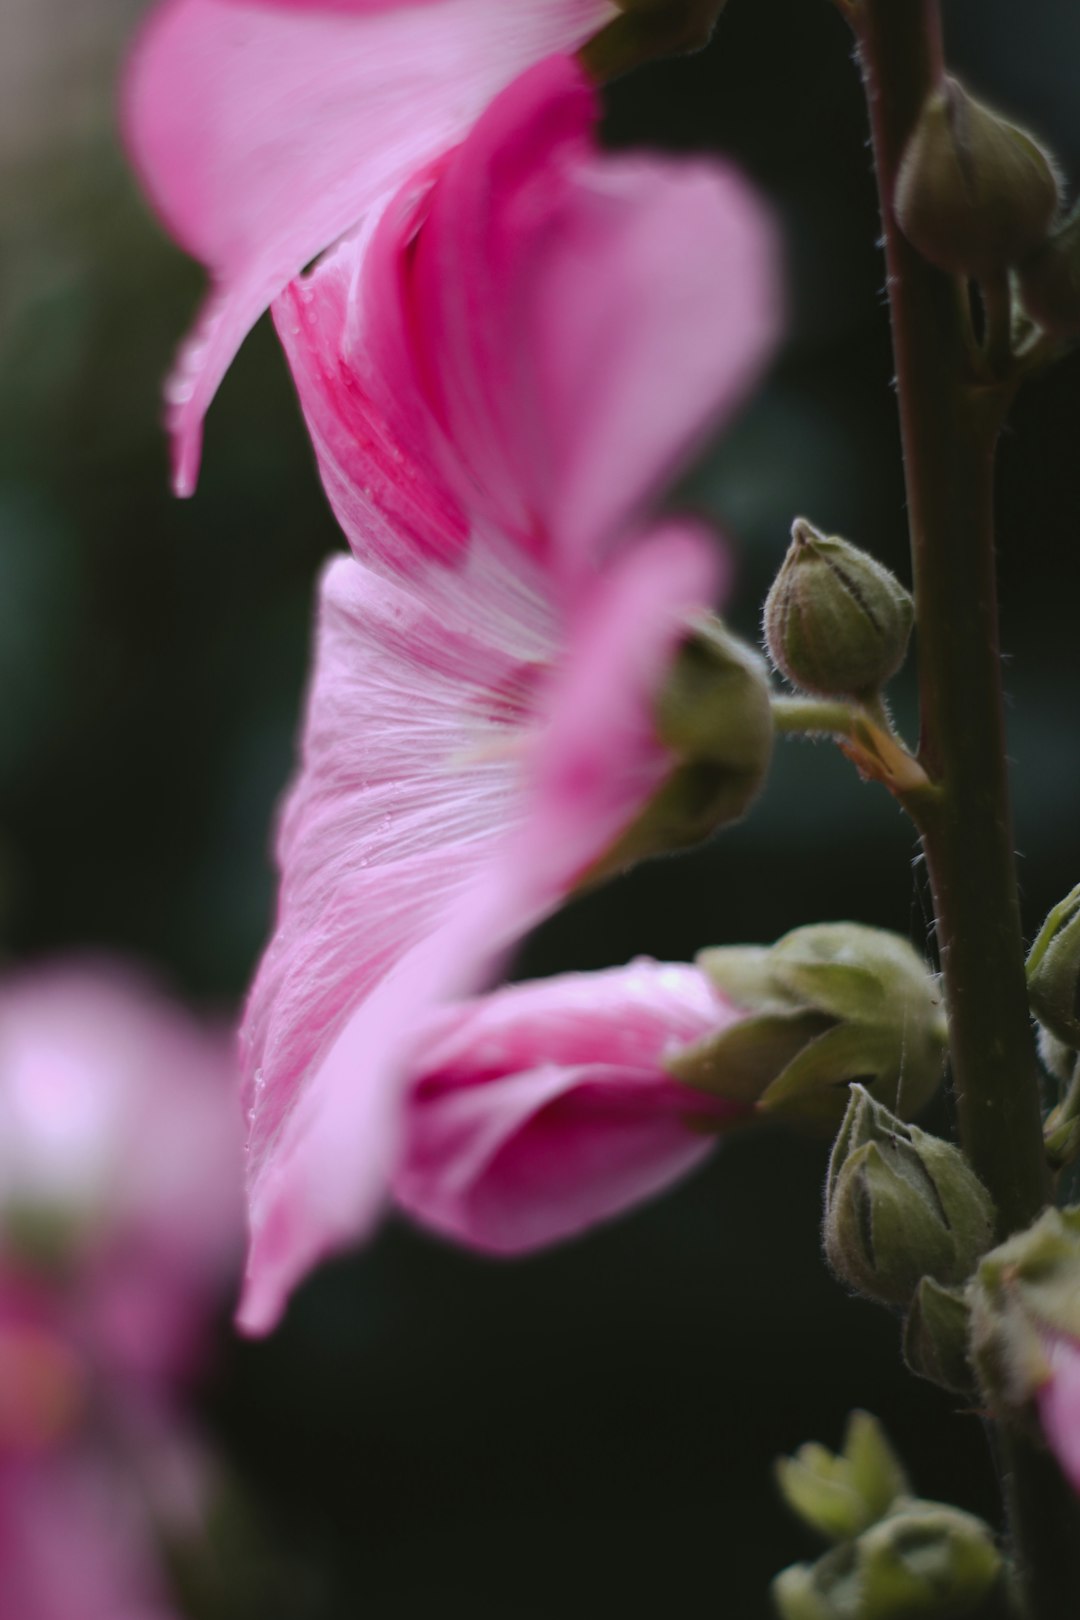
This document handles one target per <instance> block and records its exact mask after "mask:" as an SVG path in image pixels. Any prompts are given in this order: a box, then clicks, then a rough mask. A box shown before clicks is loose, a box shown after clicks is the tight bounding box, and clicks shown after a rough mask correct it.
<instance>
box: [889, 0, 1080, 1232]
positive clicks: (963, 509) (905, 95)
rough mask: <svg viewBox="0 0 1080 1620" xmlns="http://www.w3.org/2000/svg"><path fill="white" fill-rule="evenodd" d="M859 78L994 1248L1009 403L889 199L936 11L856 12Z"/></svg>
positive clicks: (1025, 1031)
mask: <svg viewBox="0 0 1080 1620" xmlns="http://www.w3.org/2000/svg"><path fill="white" fill-rule="evenodd" d="M859 32H860V43H861V50H862V60H863V68H864V72H865V74H866V82H867V93H868V97H869V101H870V107H871V115H872V121H873V130H874V152H875V159H876V162H877V170H878V183H879V186H880V190H881V198H882V214H883V217H884V224H885V241H886V258H887V265H888V274H889V300H890V304H891V308H892V321H893V341H894V346H895V351H896V369H897V384H898V390H899V398H900V420H901V432H902V436H903V446H904V469H905V477H906V483H907V497H908V509H909V516H910V523H911V546H912V564H913V570H914V576H915V600H916V622H917V625H918V636H919V678H920V692H921V719H922V736H921V739H920V751H919V757H920V759H921V761H922V763H923V765H924V767H925V768H926V770H927V772H928V774H929V775H930V776H931V777H932V778H933V780H934V781H935V782H936V783H937V784H938V786H939V788H940V789H941V792H940V794H939V796H938V798H937V800H936V801H935V808H934V810H933V812H932V813H929V814H927V815H926V816H925V817H924V818H923V821H924V825H923V827H922V829H921V830H922V833H923V841H924V844H925V847H926V856H927V863H928V866H929V868H930V878H931V883H932V886H933V891H934V901H935V910H936V914H937V930H938V942H939V946H940V949H941V957H942V968H943V972H944V979H945V990H946V997H947V1001H948V1006H949V1015H950V1019H951V1022H952V1026H953V1037H952V1043H951V1044H952V1060H953V1084H954V1086H955V1089H956V1097H957V1108H958V1112H959V1116H960V1130H961V1135H962V1137H963V1140H964V1146H965V1148H966V1149H967V1152H968V1154H969V1155H970V1157H971V1160H972V1163H973V1164H974V1166H975V1169H976V1170H977V1172H978V1173H979V1175H980V1176H981V1177H982V1179H983V1180H984V1181H985V1183H986V1185H987V1187H988V1188H989V1190H990V1192H991V1193H992V1194H993V1196H994V1199H995V1202H996V1203H997V1205H998V1210H999V1213H1000V1218H1001V1235H1002V1236H1005V1235H1006V1234H1007V1233H1008V1232H1011V1231H1014V1230H1016V1229H1017V1228H1018V1227H1022V1226H1026V1225H1028V1224H1029V1223H1030V1222H1031V1221H1032V1220H1033V1219H1034V1217H1035V1216H1036V1215H1037V1214H1038V1212H1039V1210H1040V1209H1041V1208H1042V1207H1043V1205H1044V1203H1045V1202H1046V1201H1047V1198H1048V1196H1049V1184H1048V1181H1047V1173H1046V1166H1045V1163H1044V1160H1043V1151H1042V1128H1041V1112H1040V1095H1039V1084H1038V1078H1037V1070H1036V1065H1035V1049H1034V1041H1033V1037H1032V1031H1031V1022H1030V1018H1029V1015H1028V1007H1027V993H1026V988H1025V983H1024V955H1023V939H1022V935H1021V930H1020V910H1019V904H1018V900H1017V889H1016V871H1015V861H1014V855H1013V845H1012V827H1011V816H1010V811H1009V802H1008V782H1007V773H1006V764H1005V728H1004V720H1003V709H1002V697H1001V675H1000V655H999V652H998V631H997V588H996V580H995V569H994V537H993V458H994V449H995V445H996V442H997V437H998V432H999V429H1000V426H1001V421H1002V418H1003V415H1004V411H1005V407H1006V405H1007V403H1008V393H1007V390H1005V389H1003V388H1001V387H996V386H993V385H991V384H987V383H985V382H983V381H981V380H979V379H978V378H976V377H974V376H973V375H972V372H971V367H970V362H969V348H968V335H967V324H966V323H967V315H966V311H965V305H964V300H963V298H962V297H961V296H960V293H959V289H958V288H957V286H956V283H955V282H954V281H953V280H952V278H951V277H948V276H945V275H942V274H941V273H940V272H938V271H936V270H934V269H932V268H931V266H929V265H928V264H927V263H926V262H925V261H924V260H923V259H921V258H920V257H919V255H918V254H916V253H915V251H914V249H913V248H912V247H911V246H910V245H909V244H908V242H907V241H906V239H905V238H904V237H903V235H902V234H901V233H900V231H899V229H898V228H897V226H896V224H895V222H894V220H893V216H892V211H891V208H890V206H889V199H890V197H891V194H892V190H893V184H894V181H895V176H896V171H897V168H898V165H899V160H900V156H901V153H902V151H903V147H904V144H905V141H906V139H907V136H908V135H909V134H910V132H911V129H912V126H913V125H914V122H915V119H916V117H917V114H918V111H919V108H920V106H921V104H922V101H923V98H924V96H925V95H926V93H927V91H928V90H929V89H930V87H931V86H932V85H933V84H934V83H935V82H936V81H937V79H938V78H939V77H940V74H941V71H942V62H941V36H940V21H939V16H938V5H937V0H863V5H862V7H861V10H860V13H859Z"/></svg>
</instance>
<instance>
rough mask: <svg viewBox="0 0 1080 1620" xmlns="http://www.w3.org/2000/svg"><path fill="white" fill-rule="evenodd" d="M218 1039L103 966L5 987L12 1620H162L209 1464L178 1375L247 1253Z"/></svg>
mask: <svg viewBox="0 0 1080 1620" xmlns="http://www.w3.org/2000/svg"><path fill="white" fill-rule="evenodd" d="M233 1067H234V1066H233V1063H232V1062H231V1060H230V1054H229V1046H228V1042H227V1040H226V1038H225V1037H224V1035H223V1034H218V1033H211V1032H209V1031H205V1030H203V1029H202V1028H200V1027H199V1026H198V1025H196V1024H195V1023H194V1022H193V1021H192V1020H191V1019H190V1018H188V1017H187V1016H186V1015H185V1014H184V1013H182V1012H181V1011H180V1010H179V1009H178V1008H176V1007H174V1006H173V1005H172V1004H171V1003H169V1002H167V1001H166V1000H165V999H164V998H163V997H161V996H160V995H159V994H158V993H157V992H156V991H155V990H153V989H152V988H151V987H150V986H149V985H148V984H147V983H146V982H144V981H143V979H142V978H141V977H139V976H137V975H136V974H135V973H133V972H131V971H129V970H127V969H121V968H119V967H117V966H114V965H103V964H101V963H74V962H72V963H67V964H61V965H55V966H50V967H46V968H39V969H36V970H34V971H29V972H24V973H22V974H19V975H16V976H13V977H11V978H9V979H7V980H6V981H5V982H4V983H3V984H2V985H0V1615H3V1616H5V1617H6V1616H9V1615H10V1616H11V1617H12V1620H168V1617H169V1616H170V1615H171V1614H172V1613H173V1612H174V1611H173V1608H172V1605H171V1603H170V1602H169V1600H168V1597H167V1594H166V1590H165V1581H164V1578H163V1574H162V1570H161V1568H160V1561H159V1553H158V1549H157V1546H156V1540H157V1536H158V1533H159V1531H160V1530H161V1529H163V1528H164V1529H167V1530H168V1531H169V1532H170V1533H173V1534H185V1533H190V1532H191V1531H192V1530H193V1528H194V1525H195V1522H196V1520H197V1517H198V1514H199V1511H200V1507H201V1504H202V1501H203V1499H204V1496H205V1492H206V1489H207V1483H208V1479H207V1470H206V1465H205V1461H204V1459H203V1458H202V1456H201V1453H200V1450H199V1448H198V1445H197V1443H196V1442H195V1441H194V1440H193V1438H192V1436H191V1434H190V1432H189V1428H188V1425H187V1423H186V1422H185V1420H184V1418H183V1416H182V1414H181V1409H180V1403H179V1400H178V1388H177V1385H178V1381H179V1380H182V1379H183V1378H185V1377H186V1375H187V1374H189V1373H190V1371H191V1370H192V1366H193V1364H194V1361H195V1359H196V1358H197V1357H198V1356H199V1355H200V1354H201V1352H202V1351H203V1350H204V1348H205V1344H206V1339H207V1334H208V1329H209V1325H210V1322H211V1319H212V1316H213V1314H214V1312H215V1310H216V1308H217V1305H218V1303H219V1300H220V1298H221V1296H222V1294H223V1291H224V1289H225V1287H226V1285H227V1281H228V1278H229V1274H230V1272H231V1270H232V1267H233V1264H234V1262H235V1260H236V1259H237V1258H238V1249H239V1239H240V1228H241V1196H240V1158H241V1154H240V1140H239V1137H240V1132H239V1118H238V1116H237V1112H236V1106H235V1090H234V1079H233Z"/></svg>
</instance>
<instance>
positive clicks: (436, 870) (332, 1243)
mask: <svg viewBox="0 0 1080 1620" xmlns="http://www.w3.org/2000/svg"><path fill="white" fill-rule="evenodd" d="M596 117H597V107H596V100H595V96H594V94H593V92H592V90H591V89H590V87H589V85H588V84H587V82H586V80H585V77H584V75H583V73H582V72H581V71H580V70H579V69H578V68H577V67H576V66H575V65H574V64H573V63H572V62H570V61H569V60H565V59H560V58H553V59H551V60H550V61H549V62H547V63H544V64H542V65H540V66H538V67H536V68H535V69H533V70H531V71H530V72H529V73H528V74H526V75H525V76H524V77H523V78H522V79H521V80H519V81H518V82H517V83H516V84H515V85H514V86H512V87H511V88H510V89H509V90H508V91H506V92H504V94H503V95H502V96H501V97H500V98H498V100H497V101H496V102H495V103H494V104H493V106H492V107H491V108H490V109H489V110H488V112H487V113H486V114H485V115H484V117H483V118H482V119H481V120H480V121H479V123H478V124H477V126H476V127H475V129H474V130H473V132H472V133H471V134H470V136H469V137H468V139H467V140H466V142H465V143H464V145H463V146H462V147H460V148H459V149H458V150H457V151H456V152H455V153H453V154H452V155H451V156H450V157H449V158H448V159H447V160H445V161H444V162H443V163H441V164H440V165H438V166H437V168H436V170H434V171H432V173H431V174H429V175H427V176H420V177H417V178H416V179H415V180H413V181H412V182H411V183H410V185H409V186H408V187H407V188H406V189H405V191H403V192H402V193H401V194H400V195H399V196H398V197H397V198H396V199H395V201H394V202H393V203H392V204H391V205H390V206H389V208H388V209H387V210H386V211H385V213H384V214H383V216H382V217H381V219H380V220H379V221H378V222H377V224H375V225H373V227H372V228H371V229H370V230H369V231H368V232H367V233H366V234H365V236H364V237H363V238H362V239H356V240H353V241H351V242H349V243H346V244H343V245H342V246H341V247H339V248H338V250H337V251H336V252H335V253H334V254H333V255H331V256H330V257H328V258H327V259H325V260H324V261H323V262H322V263H321V265H320V266H319V267H318V269H317V270H316V271H315V272H314V273H313V275H312V276H311V277H309V278H308V279H306V280H304V281H300V282H297V283H295V284H294V285H293V286H292V287H291V288H290V289H289V290H288V291H287V292H286V293H285V294H283V296H282V297H281V299H279V300H278V302H277V304H276V306H275V319H276V321H277V325H278V330H279V332H280V334H281V337H282V340H283V342H284V344H285V348H286V352H287V354H288V357H289V361H290V364H291V366H292V370H293V373H294V376H295V379H296V383H297V387H298V390H299V393H300V398H301V402H302V405H303V408H304V412H305V416H306V418H307V422H308V426H309V428H310V430H311V434H312V438H313V440H314V443H315V448H316V452H317V455H318V459H319V464H320V469H321V472H322V477H323V482H324V484H325V486H326V489H327V492H328V494H329V497H330V500H331V503H332V504H333V506H334V509H335V511H336V513H337V516H338V518H339V520H340V521H341V524H342V527H343V528H344V530H345V533H346V536H347V537H348V540H349V543H350V546H351V548H352V550H353V552H354V557H353V558H352V559H347V560H342V561H338V562H336V563H334V564H333V565H332V566H331V568H330V569H329V571H328V573H327V575H326V577H325V580H324V582H323V587H322V603H321V622H320V629H319V638H318V645H317V649H316V658H315V669H314V676H313V680H312V686H311V690H310V693H309V698H308V710H307V720H306V725H305V733H304V738H303V757H302V765H301V770H300V773H299V776H298V779H297V781H296V782H295V784H294V786H293V788H292V791H291V793H290V795H289V798H288V800H287V803H286V806H285V810H284V815H283V819H282V824H281V830H280V835H279V842H278V859H279V863H280V867H281V873H282V886H281V895H280V902H279V915H278V924H277V931H276V934H275V936H274V939H273V941H272V942H271V945H270V947H269V949H268V951H267V954H266V957H265V959H264V961H263V964H262V966H261V969H260V971H259V975H258V978H257V980H256V983H255V986H254V988H253V991H252V995H251V999H250V1003H249V1007H248V1013H247V1020H246V1027H245V1041H246V1055H245V1063H246V1070H247V1090H246V1104H247V1111H248V1119H249V1124H250V1132H249V1157H248V1172H249V1205H250V1225H251V1249H250V1254H249V1265H248V1275H247V1282H246V1287H245V1293H244V1298H243V1301H242V1305H241V1315H240V1320H241V1322H242V1324H243V1325H244V1326H245V1327H247V1328H248V1329H249V1330H252V1331H261V1330H264V1329H266V1328H267V1327H269V1326H270V1325H271V1324H272V1323H273V1321H274V1320H275V1319H276V1317H277V1315H278V1314H279V1312H280V1310H281V1308H282V1305H283V1302H284V1298H285V1296H286V1294H287V1292H288V1290H289V1289H290V1288H291V1287H292V1286H293V1285H294V1284H295V1283H296V1282H297V1281H298V1280H299V1278H300V1277H302V1276H303V1274H304V1273H305V1272H306V1271H307V1270H308V1269H309V1268H310V1267H311V1265H312V1264H314V1263H315V1262H316V1261H317V1260H318V1259H319V1258H321V1257H322V1256H324V1255H325V1254H326V1253H328V1252H329V1251H330V1250H331V1249H333V1248H335V1247H339V1246H341V1245H343V1244H345V1243H347V1242H349V1241H352V1240H354V1239H355V1238H357V1237H358V1236H359V1235H361V1234H362V1233H363V1231H364V1230H365V1229H366V1228H367V1227H368V1226H369V1225H370V1223H371V1221H372V1220H373V1218H374V1216H375V1214H376V1213H377V1211H378V1210H379V1208H380V1207H381V1204H382V1202H383V1199H384V1197H385V1194H386V1190H387V1188H388V1186H389V1183H390V1180H391V1178H392V1176H393V1174H394V1171H395V1168H396V1166H397V1165H398V1163H399V1162H400V1160H401V1157H402V1154H403V1152H404V1151H405V1140H404V1138H405V1130H404V1112H403V1096H402V1088H403V1084H404V1081H403V1075H404V1073H405V1070H406V1068H407V1064H408V1061H409V1059H410V1055H411V1051H412V1049H413V1047H414V1046H415V1044H416V1042H417V1039H418V1034H419V1032H420V1030H421V1029H422V1027H423V1022H424V1015H425V1014H426V1012H427V1011H428V1010H429V1009H431V1008H432V1007H434V1006H436V1005H437V1004H438V1003H439V1002H441V1001H445V1000H446V999H448V998H450V997H453V996H456V995H461V994H467V993H469V992H470V991H471V990H473V989H475V988H476V986H477V984H478V983H479V982H480V981H481V980H482V978H483V977H484V976H485V975H486V974H487V973H488V972H490V970H491V967H492V963H493V960H494V959H495V958H496V957H497V954H498V953H499V952H501V951H502V950H504V949H505V948H506V947H507V946H508V945H509V944H510V943H512V941H513V940H514V939H516V938H517V937H519V936H520V934H521V933H522V932H524V931H525V930H526V929H527V928H529V927H531V926H532V925H533V924H534V923H535V922H536V921H537V920H538V919H539V918H540V917H541V916H542V915H543V914H544V913H545V912H546V911H548V910H550V909H551V908H552V907H554V906H555V905H556V904H558V903H559V901H561V900H562V899H563V898H564V897H565V896H566V895H567V894H568V892H569V891H570V890H571V889H572V888H573V887H574V886H575V884H577V883H578V882H579V881H580V880H581V879H582V878H583V877H584V876H585V875H586V874H587V872H588V871H589V869H590V867H592V866H594V865H595V863H596V862H597V861H598V860H599V859H600V858H601V857H602V856H603V855H604V854H605V853H606V852H607V851H608V850H609V848H610V847H611V845H612V843H613V842H614V841H615V839H616V838H617V837H618V835H619V834H620V833H621V832H623V831H624V830H625V829H626V827H627V826H628V824H630V823H631V822H632V821H633V820H634V819H635V817H636V816H637V815H638V814H639V813H640V812H641V811H642V810H643V808H644V807H645V806H646V804H647V802H648V800H649V798H650V796H651V795H652V794H653V793H654V792H655V791H656V790H657V788H658V787H659V786H660V785H661V784H662V782H663V781H664V780H665V778H666V776H667V774H668V773H669V771H670V770H671V768H672V765H673V759H672V756H671V755H670V754H669V752H668V751H667V750H666V749H665V748H664V747H663V746H662V745H661V744H660V742H659V741H658V739H657V737H656V734H655V729H654V724H653V720H652V713H653V705H654V702H655V699H656V696H657V693H658V690H659V687H660V684H661V682H662V680H663V676H664V671H665V669H666V667H667V666H668V664H669V661H670V659H671V657H672V655H673V653H674V650H675V648H676V645H677V643H678V642H679V641H680V639H681V638H682V636H683V634H684V633H685V630H686V627H687V624H688V621H689V620H690V618H691V617H692V616H693V615H695V614H697V613H700V612H701V611H702V610H703V609H704V608H705V607H706V606H707V605H708V604H709V603H710V601H711V599H712V597H713V595H714V593H715V590H716V586H717V554H716V552H715V550H714V549H713V548H712V547H711V546H710V545H709V543H708V542H707V540H706V538H705V536H704V535H703V534H702V533H701V532H700V531H699V530H698V529H697V527H696V526H691V525H688V524H685V523H680V524H672V523H666V524H664V525H662V526H660V527H656V528H653V529H652V530H647V531H642V529H641V528H640V524H641V519H642V514H643V512H644V511H645V510H646V509H647V506H648V502H649V500H650V498H652V497H653V496H654V495H655V493H656V492H657V491H658V490H659V489H660V488H661V487H662V485H663V484H664V482H665V480H666V479H668V478H669V477H670V476H671V474H672V472H673V470H674V468H675V466H676V465H677V464H678V462H679V460H680V459H681V458H683V457H684V456H685V454H686V452H687V450H688V449H689V448H690V447H691V446H692V445H693V444H694V443H696V442H697V441H698V440H699V439H700V437H701V436H702V434H703V433H704V432H705V431H707V429H708V428H709V427H710V426H713V425H715V424H716V422H717V421H718V420H719V419H720V418H721V417H722V416H723V415H724V414H725V413H728V412H730V411H731V410H732V409H733V408H734V406H735V404H736V403H737V402H738V401H739V399H740V398H741V397H742V396H743V395H744V393H745V392H746V390H747V388H748V387H749V385H750V382H751V381H752V379H753V378H754V377H755V375H756V374H757V372H758V371H759V369H760V367H761V365H762V363H763V360H764V358H765V355H766V353H767V351H768V349H769V347H770V345H771V341H772V339H773V336H774V333H775V329H776V325H777V288H776V275H775V265H774V257H773V241H772V234H771V231H770V229H769V227H768V225H767V223H766V221H765V219H764V218H763V216H762V213H761V211H760V209H759V207H758V205H757V203H756V201H755V200H754V199H753V197H752V196H751V195H750V194H749V193H748V192H747V190H746V188H745V187H744V185H743V184H742V183H741V182H740V181H739V180H738V179H737V178H736V177H734V176H733V175H732V174H730V173H729V172H728V171H726V170H725V169H723V168H720V167H718V166H717V165H714V164H706V163H674V162H666V161H661V160H659V159H652V158H645V157H641V156H638V155H634V156H624V157H613V156H604V155H601V153H600V152H599V151H598V149H597V147H596V145H595V140H594V127H595V122H596ZM630 542H632V543H630Z"/></svg>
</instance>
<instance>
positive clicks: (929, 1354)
mask: <svg viewBox="0 0 1080 1620" xmlns="http://www.w3.org/2000/svg"><path fill="white" fill-rule="evenodd" d="M970 1329H971V1311H970V1308H969V1306H968V1303H967V1295H966V1290H964V1289H961V1288H943V1287H942V1286H941V1284H940V1283H938V1282H935V1281H934V1279H933V1277H923V1278H922V1279H921V1281H920V1282H919V1286H918V1288H916V1290H915V1297H914V1298H913V1299H912V1302H911V1308H910V1310H909V1311H908V1313H907V1316H906V1318H905V1320H904V1360H905V1362H906V1363H907V1365H908V1367H909V1368H910V1369H911V1371H912V1372H913V1373H915V1374H916V1375H917V1376H918V1377H919V1378H926V1379H928V1380H929V1381H930V1383H932V1384H940V1386H941V1387H942V1388H943V1389H948V1390H951V1391H952V1392H953V1394H954V1395H964V1396H967V1397H968V1398H969V1399H970V1398H971V1397H972V1396H974V1395H975V1393H976V1389H977V1386H976V1383H975V1375H974V1373H973V1372H972V1370H971V1363H970V1361H969V1359H968V1339H969V1337H970Z"/></svg>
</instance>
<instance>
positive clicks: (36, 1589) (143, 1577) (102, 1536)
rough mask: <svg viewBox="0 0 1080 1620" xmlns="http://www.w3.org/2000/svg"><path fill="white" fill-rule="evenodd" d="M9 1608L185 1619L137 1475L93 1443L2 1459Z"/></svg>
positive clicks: (5, 1601)
mask: <svg viewBox="0 0 1080 1620" xmlns="http://www.w3.org/2000/svg"><path fill="white" fill-rule="evenodd" d="M0 1614H2V1615H4V1616H5V1620H7V1617H10V1620H176V1615H177V1610H176V1609H175V1607H174V1606H173V1604H172V1603H171V1602H170V1600H169V1598H168V1595H167V1593H166V1590H165V1583H164V1580H163V1578H162V1573H161V1569H160V1567H159V1564H158V1561H157V1555H156V1552H155V1549H154V1546H153V1540H152V1537H151V1535H150V1532H149V1528H148V1525H147V1522H146V1503H145V1501H144V1500H142V1498H141V1493H140V1492H139V1490H138V1488H137V1486H136V1485H135V1483H134V1481H133V1480H131V1479H130V1478H125V1476H124V1475H123V1473H122V1472H121V1471H119V1470H118V1469H116V1468H115V1467H114V1466H112V1464H111V1461H110V1460H109V1459H108V1457H107V1456H105V1455H103V1454H100V1453H95V1452H94V1451H93V1450H92V1449H90V1448H81V1449H75V1448H73V1449H70V1450H67V1451H64V1452H61V1453H57V1454H56V1455H51V1456H48V1457H44V1458H39V1459H35V1460H33V1461H20V1462H16V1463H12V1462H10V1461H7V1460H4V1459H3V1458H0Z"/></svg>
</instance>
